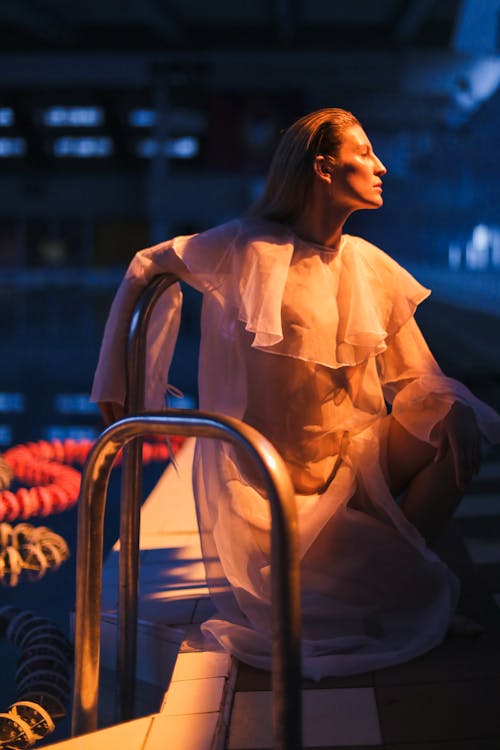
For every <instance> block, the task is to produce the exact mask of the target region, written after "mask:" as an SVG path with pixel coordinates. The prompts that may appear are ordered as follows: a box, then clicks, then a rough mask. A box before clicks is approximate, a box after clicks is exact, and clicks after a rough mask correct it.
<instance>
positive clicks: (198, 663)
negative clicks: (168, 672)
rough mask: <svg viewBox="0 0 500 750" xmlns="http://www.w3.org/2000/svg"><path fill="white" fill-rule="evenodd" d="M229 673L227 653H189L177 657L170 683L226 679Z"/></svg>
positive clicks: (229, 660) (229, 665)
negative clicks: (215, 678) (211, 678)
mask: <svg viewBox="0 0 500 750" xmlns="http://www.w3.org/2000/svg"><path fill="white" fill-rule="evenodd" d="M230 671H231V657H230V655H229V654H227V653H224V652H220V651H219V652H217V651H189V652H187V653H181V654H179V656H178V657H177V661H176V662H175V669H174V672H173V674H172V682H179V681H182V680H199V679H203V678H206V677H227V676H228V675H229V673H230Z"/></svg>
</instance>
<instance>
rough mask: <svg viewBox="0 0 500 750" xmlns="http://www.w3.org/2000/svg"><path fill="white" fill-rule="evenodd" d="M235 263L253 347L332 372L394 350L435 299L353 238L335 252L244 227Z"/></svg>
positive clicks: (272, 229)
mask: <svg viewBox="0 0 500 750" xmlns="http://www.w3.org/2000/svg"><path fill="white" fill-rule="evenodd" d="M232 257H233V262H234V271H235V273H234V276H233V278H234V279H236V280H237V289H235V290H234V293H235V295H236V299H235V300H234V302H235V304H236V306H237V308H238V318H239V320H240V321H242V322H243V323H244V325H245V328H246V330H247V331H249V332H251V333H253V334H254V338H253V342H252V346H254V347H256V348H259V349H263V350H265V351H268V352H270V353H273V354H280V355H284V356H290V357H296V358H299V359H304V360H306V361H310V362H316V363H318V364H322V365H325V366H327V367H331V368H339V367H345V366H353V365H356V364H359V363H361V362H363V361H365V360H366V359H367V358H368V357H371V356H375V355H376V354H378V353H380V352H382V351H384V350H385V349H387V342H388V340H389V338H390V337H391V336H392V335H394V334H395V333H396V332H397V331H398V330H399V329H400V328H401V326H402V325H404V323H405V322H406V321H407V320H408V319H409V318H410V317H412V316H413V314H414V312H415V309H416V306H417V305H418V304H419V303H420V302H421V301H422V300H423V299H425V298H426V297H427V296H428V295H429V294H430V292H429V290H427V289H425V288H424V287H423V286H422V285H421V284H419V282H418V281H416V279H414V278H413V277H412V276H411V275H410V274H409V273H408V272H407V271H405V270H404V269H403V268H402V267H401V266H400V265H399V264H398V263H396V261H394V260H393V259H392V258H390V257H389V256H388V255H387V254H386V253H384V252H383V251H382V250H380V249H379V248H377V247H375V246H374V245H372V244H370V243H368V242H366V241H365V240H363V239H361V238H359V237H353V236H351V235H343V236H342V240H341V243H340V246H339V249H338V250H332V248H328V247H325V246H322V245H318V244H316V243H312V242H307V241H306V240H304V239H302V238H300V237H298V236H297V235H296V234H295V233H294V232H293V231H292V229H291V228H290V227H288V226H286V225H282V224H278V223H276V222H271V221H267V220H261V219H249V220H242V221H241V222H239V226H238V232H237V234H236V237H235V239H234V242H233V247H232Z"/></svg>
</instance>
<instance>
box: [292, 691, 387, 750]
mask: <svg viewBox="0 0 500 750" xmlns="http://www.w3.org/2000/svg"><path fill="white" fill-rule="evenodd" d="M302 701H303V709H304V744H305V745H306V746H308V745H309V746H311V745H312V746H315V747H328V746H331V745H363V746H365V745H366V746H370V745H379V744H381V743H382V735H381V732H380V724H379V719H378V711H377V704H376V701H375V691H374V689H373V688H370V687H364V688H335V689H329V690H304V691H303V694H302Z"/></svg>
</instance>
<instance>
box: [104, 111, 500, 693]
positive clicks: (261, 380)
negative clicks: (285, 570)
mask: <svg viewBox="0 0 500 750" xmlns="http://www.w3.org/2000/svg"><path fill="white" fill-rule="evenodd" d="M385 173H386V169H385V167H384V165H383V164H382V162H381V161H380V160H379V159H378V158H377V156H376V155H375V154H374V152H373V149H372V146H371V144H370V141H369V140H368V137H367V136H366V133H365V132H364V131H363V129H362V127H361V125H360V124H359V122H358V120H357V119H356V118H355V117H354V116H353V115H352V114H350V113H349V112H345V111H344V110H340V109H324V110H320V111H318V112H314V113H312V114H310V115H307V116H306V117H303V118H301V119H300V120H298V121H297V122H296V123H295V124H293V125H292V126H291V127H290V128H289V129H288V130H287V131H286V132H285V134H284V135H283V137H282V140H281V143H280V145H279V147H278V149H277V151H276V154H275V157H274V160H273V162H272V165H271V168H270V171H269V176H268V180H267V184H266V187H265V190H264V194H263V196H262V198H261V199H260V200H259V201H258V203H257V204H256V205H255V206H254V207H253V208H252V210H251V212H250V213H249V215H247V216H246V217H245V218H243V219H241V220H235V221H231V222H229V223H227V224H225V225H223V226H220V227H216V228H215V229H211V230H209V231H207V232H203V233H201V234H199V235H193V236H192V237H176V238H174V239H173V240H170V241H168V242H164V243H162V244H160V245H156V246H155V247H152V248H148V249H146V250H143V251H142V252H140V253H138V254H137V255H136V256H135V258H134V259H133V261H132V263H131V265H130V266H129V269H128V271H127V274H126V276H125V279H124V281H123V282H122V285H121V287H120V289H119V291H118V293H117V296H116V298H115V300H114V302H113V306H112V309H111V313H110V317H109V320H108V323H107V327H106V332H105V337H104V342H103V346H102V350H101V355H100V360H99V365H98V369H97V373H96V379H95V384H94V390H93V394H92V395H93V398H94V400H96V401H98V402H100V404H101V408H102V411H103V413H104V415H105V418H106V419H107V420H108V421H111V420H112V419H114V418H117V417H119V416H121V414H122V413H123V407H122V405H123V403H124V400H125V395H126V394H125V383H124V376H123V368H122V362H123V361H124V342H125V340H126V331H127V323H128V320H129V318H130V313H131V310H132V307H133V305H134V302H135V299H136V297H137V294H138V293H139V291H140V290H141V289H142V288H143V287H144V286H145V285H146V284H147V283H148V282H149V281H150V279H151V278H152V277H153V276H154V275H155V274H160V273H165V272H172V273H175V274H177V275H178V276H179V277H180V278H181V279H183V280H185V281H186V282H187V283H189V284H191V285H192V286H194V287H195V288H197V289H199V290H200V291H202V292H203V294H204V304H203V312H202V341H201V349H200V363H199V389H200V393H199V395H200V407H201V408H202V409H204V410H209V411H215V412H222V413H224V414H227V415H230V416H233V417H236V418H239V419H243V420H244V421H246V422H248V423H250V424H252V425H253V426H255V427H256V428H257V429H258V430H260V431H261V432H262V433H263V434H264V435H266V437H268V438H269V439H270V440H271V442H272V443H273V444H274V445H275V447H276V448H277V449H278V451H279V452H280V453H281V455H282V456H283V458H284V460H285V463H286V465H287V468H288V470H289V472H290V476H291V478H292V482H293V484H294V487H295V490H296V498H297V511H298V516H299V534H300V552H301V560H302V614H303V621H302V631H303V672H304V674H305V675H306V676H310V677H313V678H317V679H318V678H320V677H322V676H324V675H328V674H329V675H341V674H349V673H355V672H362V671H365V670H368V669H374V668H378V667H383V666H388V665H389V664H394V663H397V662H402V661H405V660H407V659H409V658H411V657H413V656H416V655H418V654H421V653H423V652H425V651H426V650H428V649H430V648H432V647H433V646H434V645H436V644H437V643H439V642H440V641H441V640H442V638H443V637H444V635H445V633H446V631H447V628H448V627H449V625H450V621H451V619H452V616H453V614H454V611H455V607H456V603H457V598H458V589H459V585H458V581H457V580H456V578H455V576H454V575H453V574H452V573H451V571H450V570H449V569H448V568H447V566H446V565H445V564H444V563H443V562H442V561H441V560H440V559H439V558H438V557H437V556H436V555H435V554H434V552H433V551H432V544H433V543H434V541H435V540H436V538H437V537H438V536H439V534H440V532H441V531H442V529H443V528H444V526H445V525H446V523H447V521H448V520H449V518H450V516H451V515H452V513H453V511H454V509H455V507H456V506H457V504H458V502H459V500H460V498H461V496H462V494H463V491H464V489H465V488H466V486H467V485H468V483H469V482H470V480H471V478H472V476H473V474H474V473H476V472H477V471H478V469H479V465H480V445H481V436H482V435H483V436H485V437H486V438H487V439H489V440H495V441H499V440H500V417H499V416H498V415H497V414H496V413H495V412H494V411H493V410H492V409H490V408H489V407H488V406H486V405H485V404H483V403H482V402H480V401H479V400H478V399H476V398H475V397H474V396H473V395H472V394H471V393H470V392H469V391H468V390H467V389H466V388H465V387H464V386H462V385H461V384H460V383H458V382H456V381H454V380H451V379H449V378H447V377H445V376H444V375H443V373H442V372H441V370H440V369H439V367H438V365H437V363H436V362H435V360H434V358H433V356H432V354H431V353H430V351H429V349H428V347H427V345H426V343H425V341H424V339H423V337H422V335H421V333H420V331H419V329H418V327H417V325H416V323H415V321H414V318H413V313H414V311H415V308H416V306H417V304H418V303H420V302H421V301H422V300H423V299H425V298H426V297H427V296H428V294H429V291H428V290H426V289H424V288H423V287H422V286H421V285H420V284H419V283H418V282H417V281H416V280H415V279H413V277H411V276H410V275H409V274H408V273H407V272H406V271H405V270H404V269H402V268H401V267H400V266H399V265H398V264H397V263H395V262H394V261H393V260H392V259H391V258H390V257H389V256H387V255H386V254H385V253H383V252H382V251H381V250H379V249H378V248H376V247H375V246H373V245H371V244H369V243H368V242H366V241H364V240H362V239H360V238H357V237H351V236H349V235H347V234H344V233H343V227H344V224H345V221H346V220H347V218H348V217H349V216H350V215H351V214H352V213H353V211H356V210H359V209H363V208H367V209H368V208H369V209H374V208H379V207H380V206H381V205H382V177H383V176H384V175H385ZM179 308H180V298H179V291H178V290H177V289H174V290H172V292H171V293H170V294H169V295H168V298H167V299H165V300H164V301H163V304H162V306H161V308H160V307H158V309H157V310H156V313H155V317H154V320H153V321H152V325H151V331H150V334H149V337H148V339H149V346H148V352H149V362H148V372H149V376H148V383H147V388H148V393H147V407H148V408H161V407H162V406H163V403H164V391H165V384H166V372H167V370H168V364H169V359H170V355H171V352H172V350H173V346H174V343H175V337H176V333H177V328H178V314H179ZM386 402H390V403H391V404H392V410H391V414H390V415H388V414H387V408H386ZM193 482H194V490H195V497H196V502H197V511H198V517H199V521H200V528H201V532H202V545H203V551H204V558H205V563H206V568H207V575H208V577H209V580H210V582H211V583H212V584H213V587H214V591H215V590H216V587H215V583H214V577H215V573H214V572H213V570H214V567H213V564H214V561H215V563H218V562H220V566H221V570H222V574H223V577H224V579H226V580H227V581H229V583H230V588H229V589H228V588H227V587H226V588H224V586H221V587H219V588H218V589H217V592H216V593H215V594H214V596H215V601H216V604H217V608H218V614H217V615H216V616H214V617H213V618H212V619H211V620H209V621H208V622H207V623H205V624H204V626H203V628H204V630H205V631H206V632H210V633H211V634H212V635H213V636H215V637H216V638H217V639H218V640H219V641H220V642H221V643H222V644H223V645H224V646H225V647H226V648H228V649H229V650H230V651H232V652H233V653H235V654H236V655H237V656H238V657H240V658H241V659H242V660H244V661H247V662H249V663H251V664H254V665H255V666H259V667H264V668H268V667H269V666H270V650H271V638H270V607H269V599H270V597H269V588H270V585H269V583H270V582H269V534H268V532H269V526H270V518H269V509H268V504H267V501H266V499H265V497H264V496H263V494H262V493H261V489H260V487H259V484H258V481H257V480H256V478H255V476H254V475H253V474H252V470H251V468H250V467H248V466H247V465H246V464H245V462H244V461H243V460H242V459H241V457H240V456H239V455H237V453H236V452H235V450H234V449H233V448H232V447H229V446H228V445H227V444H223V443H219V442H216V441H208V440H199V441H198V442H197V450H196V456H195V465H194V472H193ZM395 498H398V502H396V499H395ZM215 569H217V565H216V566H215Z"/></svg>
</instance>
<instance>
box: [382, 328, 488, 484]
mask: <svg viewBox="0 0 500 750" xmlns="http://www.w3.org/2000/svg"><path fill="white" fill-rule="evenodd" d="M377 365H378V370H379V376H380V380H381V383H382V388H383V391H384V396H385V398H386V400H387V401H388V402H390V403H392V414H393V416H394V417H395V419H397V421H398V422H399V423H400V424H401V425H402V426H403V427H404V428H405V429H406V430H407V431H408V432H410V433H411V434H413V435H415V437H417V438H419V439H420V440H423V441H425V442H428V443H431V444H432V445H433V446H435V448H436V457H435V460H436V461H440V460H442V459H443V457H444V456H445V455H446V453H447V451H448V450H450V451H451V453H452V455H453V459H454V465H455V473H456V477H457V482H458V484H459V485H461V486H464V485H465V484H466V483H467V482H468V481H470V478H471V477H472V475H473V474H474V473H475V472H477V471H478V469H479V465H480V461H481V440H482V436H484V437H486V438H487V439H488V440H490V441H492V442H500V416H499V415H498V414H497V413H496V412H495V411H494V410H493V409H491V408H490V407H489V406H488V405H487V404H485V403H483V402H482V401H480V400H479V399H478V398H476V397H475V396H474V395H473V394H472V393H471V392H470V391H469V390H468V389H467V388H466V387H465V386H464V385H462V383H459V382H458V381H457V380H454V379H452V378H448V377H446V376H445V375H444V373H443V372H442V371H441V369H440V368H439V366H438V364H437V362H436V360H435V359H434V357H433V355H432V353H431V351H430V350H429V347H428V346H427V343H426V341H425V339H424V337H423V335H422V333H421V331H420V329H419V328H418V325H417V323H416V322H415V320H414V318H411V319H410V320H408V321H407V323H405V325H404V326H402V327H401V329H400V330H399V331H398V332H397V333H396V334H395V335H394V336H393V337H391V339H390V340H389V341H388V342H387V350H386V351H385V352H383V353H382V354H381V355H379V356H378V357H377Z"/></svg>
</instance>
